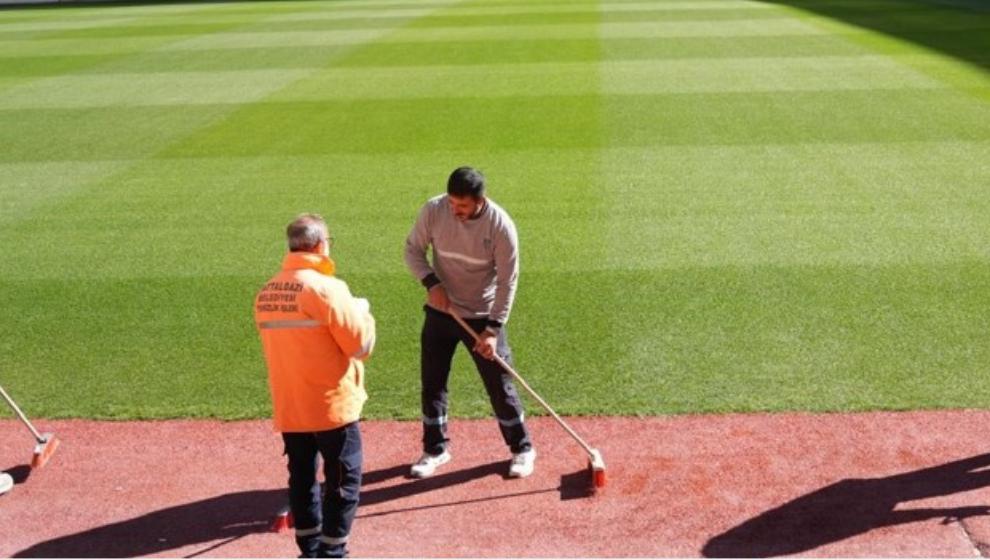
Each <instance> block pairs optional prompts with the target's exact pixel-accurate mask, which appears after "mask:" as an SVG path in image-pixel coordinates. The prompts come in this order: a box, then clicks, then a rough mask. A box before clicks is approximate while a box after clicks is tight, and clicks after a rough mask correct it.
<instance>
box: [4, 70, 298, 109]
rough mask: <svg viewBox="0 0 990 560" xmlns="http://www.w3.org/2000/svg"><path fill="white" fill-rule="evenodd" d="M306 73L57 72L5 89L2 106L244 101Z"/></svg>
mask: <svg viewBox="0 0 990 560" xmlns="http://www.w3.org/2000/svg"><path fill="white" fill-rule="evenodd" d="M310 74H312V70H309V69H288V70H244V71H228V72H167V73H142V74H99V75H91V74H86V75H77V76H60V77H54V78H47V79H43V80H35V81H32V82H31V83H29V84H26V85H23V86H21V87H18V88H12V89H10V90H8V91H6V92H4V93H3V94H2V95H0V110H5V109H27V108H44V107H50V108H55V109H63V108H74V107H141V106H159V105H176V106H187V105H212V104H245V103H252V102H255V101H260V100H262V99H264V98H266V97H267V96H268V95H270V94H271V93H273V92H275V91H278V90H279V89H281V88H283V87H285V85H286V84H290V83H292V82H294V81H296V80H299V79H301V78H303V77H306V76H308V75H310Z"/></svg>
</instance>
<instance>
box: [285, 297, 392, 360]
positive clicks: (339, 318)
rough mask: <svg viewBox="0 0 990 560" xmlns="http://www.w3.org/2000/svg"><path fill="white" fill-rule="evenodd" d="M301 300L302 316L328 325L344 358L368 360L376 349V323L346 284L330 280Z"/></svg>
mask: <svg viewBox="0 0 990 560" xmlns="http://www.w3.org/2000/svg"><path fill="white" fill-rule="evenodd" d="M301 300H302V301H301V305H302V311H303V313H305V314H306V315H307V316H308V317H312V318H313V319H316V320H318V321H320V322H321V323H323V322H325V323H326V325H327V328H329V329H330V335H331V336H332V337H333V339H334V341H335V342H336V343H337V346H339V347H340V349H341V350H342V351H343V354H344V355H345V356H347V357H349V358H352V359H359V360H365V359H367V357H368V356H369V355H370V354H371V352H372V350H373V349H374V345H375V319H374V317H372V315H371V313H370V312H368V311H367V310H366V309H365V308H364V306H362V305H361V304H359V303H358V299H357V298H355V297H354V296H353V295H351V291H350V290H349V289H348V287H347V284H345V283H344V282H342V281H341V280H338V279H336V278H327V279H326V281H324V282H321V284H320V285H319V286H318V287H316V288H315V289H314V290H312V291H307V292H306V293H304V294H303V296H302V298H301Z"/></svg>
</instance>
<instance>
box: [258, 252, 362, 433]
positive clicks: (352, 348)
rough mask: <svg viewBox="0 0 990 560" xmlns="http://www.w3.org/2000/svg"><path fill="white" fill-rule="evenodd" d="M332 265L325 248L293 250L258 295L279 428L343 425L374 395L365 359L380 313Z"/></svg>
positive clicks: (320, 428) (260, 326) (318, 428)
mask: <svg viewBox="0 0 990 560" xmlns="http://www.w3.org/2000/svg"><path fill="white" fill-rule="evenodd" d="M333 273H334V263H333V261H332V260H330V259H329V258H328V257H326V256H323V255H319V254H316V253H305V252H295V253H289V254H288V255H286V257H285V260H284V261H283V263H282V271H281V272H279V273H278V274H276V275H275V276H274V277H273V278H272V279H271V280H269V281H268V283H267V284H265V286H264V288H262V290H261V292H260V293H259V294H258V295H257V297H256V298H255V302H254V318H255V323H256V324H257V327H258V331H259V333H260V335H261V344H262V346H263V348H264V352H265V361H266V362H267V364H268V386H269V389H270V390H271V395H272V408H273V412H274V421H275V430H276V431H279V432H317V431H323V430H332V429H335V428H339V427H341V426H344V425H346V424H350V423H351V422H354V421H356V420H358V419H359V418H360V416H361V408H362V406H364V401H366V400H367V399H368V394H367V393H366V392H365V390H364V363H363V361H364V360H365V359H367V357H368V356H369V355H370V354H371V351H372V349H373V348H374V344H375V320H374V318H373V317H372V316H371V313H369V312H368V309H367V306H366V305H362V302H361V300H359V299H357V298H355V297H354V296H352V295H351V291H350V290H349V289H348V288H347V284H346V283H344V281H342V280H339V279H337V278H334V276H333Z"/></svg>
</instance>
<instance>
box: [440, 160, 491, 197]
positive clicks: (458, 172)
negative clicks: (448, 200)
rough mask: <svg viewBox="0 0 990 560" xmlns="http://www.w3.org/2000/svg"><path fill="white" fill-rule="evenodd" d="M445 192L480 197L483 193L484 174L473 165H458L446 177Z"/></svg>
mask: <svg viewBox="0 0 990 560" xmlns="http://www.w3.org/2000/svg"><path fill="white" fill-rule="evenodd" d="M447 194H449V195H452V196H457V197H462V196H470V197H472V198H475V199H478V198H481V197H482V195H484V194H485V176H484V175H482V174H481V171H478V170H477V169H475V168H473V167H458V168H457V169H455V170H454V172H453V173H451V174H450V178H449V179H447Z"/></svg>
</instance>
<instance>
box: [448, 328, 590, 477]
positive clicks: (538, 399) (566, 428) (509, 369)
mask: <svg viewBox="0 0 990 560" xmlns="http://www.w3.org/2000/svg"><path fill="white" fill-rule="evenodd" d="M450 316H451V317H453V318H454V320H455V321H457V324H459V325H460V326H461V328H463V329H464V330H465V331H467V332H469V333H470V334H471V336H472V337H474V341H475V342H478V341H480V340H481V337H479V336H478V333H476V332H474V329H472V328H471V325H468V324H467V323H466V322H465V321H464V319H462V318H460V317H458V316H457V314H456V313H450ZM495 361H496V362H497V363H498V365H500V366H502V369H504V370H505V371H507V372H509V374H510V375H512V377H514V378H515V379H516V381H518V382H519V384H520V385H522V386H523V389H526V392H527V393H529V394H530V395H531V396H532V397H533V398H534V399H536V402H538V403H540V406H542V407H543V408H544V409H545V410H546V411H547V412H549V413H550V416H552V417H553V419H554V420H556V421H557V423H558V424H560V427H561V428H563V429H564V431H565V432H567V433H568V434H569V435H570V436H571V437H572V438H574V441H576V442H578V445H580V446H581V447H582V448H583V449H584V452H585V453H587V454H588V456H589V457H591V458H594V456H595V453H594V450H592V449H591V446H590V445H588V443H587V442H586V441H584V439H583V438H582V437H581V436H579V435H578V434H577V432H575V431H574V430H573V429H572V428H571V427H570V426H569V425H567V422H564V419H563V418H561V417H560V415H558V414H557V413H556V412H555V411H554V410H553V408H551V407H550V405H549V404H547V401H545V400H543V397H541V396H540V395H538V394H536V391H534V390H533V388H532V387H530V386H529V383H526V380H525V379H523V378H522V376H521V375H519V374H518V373H517V372H516V370H514V369H512V366H510V365H509V364H508V363H507V362H506V361H505V360H503V359H502V357H501V356H499V355H498V354H495Z"/></svg>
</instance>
